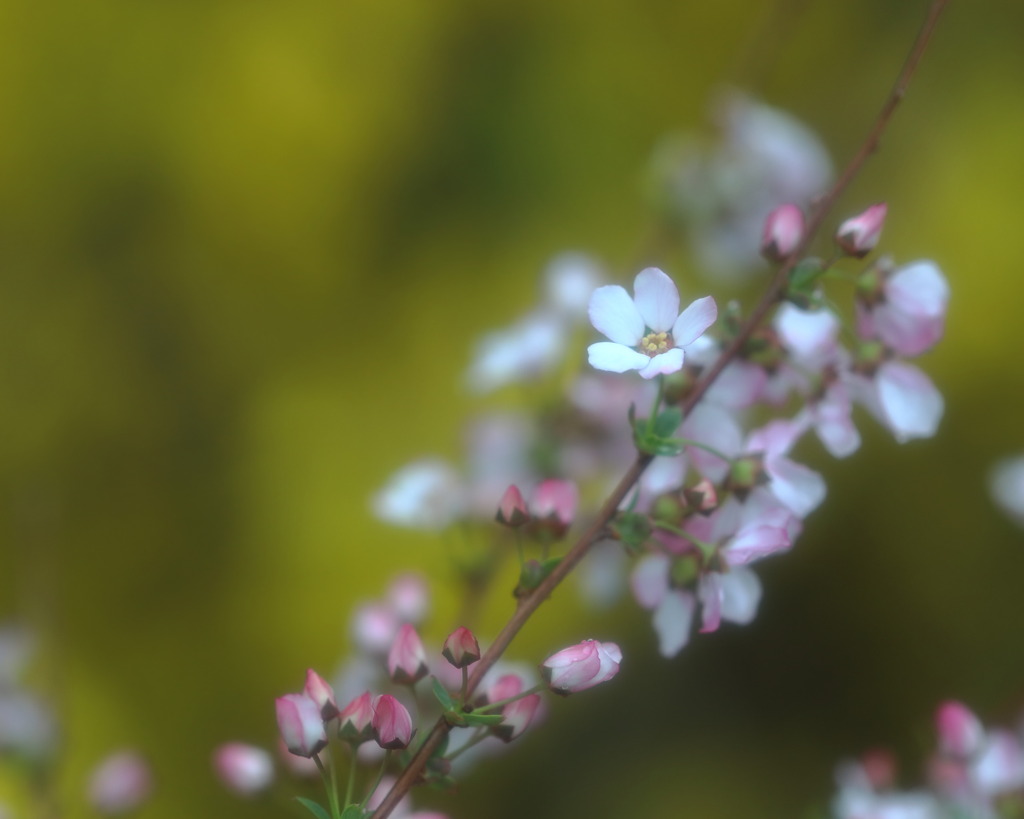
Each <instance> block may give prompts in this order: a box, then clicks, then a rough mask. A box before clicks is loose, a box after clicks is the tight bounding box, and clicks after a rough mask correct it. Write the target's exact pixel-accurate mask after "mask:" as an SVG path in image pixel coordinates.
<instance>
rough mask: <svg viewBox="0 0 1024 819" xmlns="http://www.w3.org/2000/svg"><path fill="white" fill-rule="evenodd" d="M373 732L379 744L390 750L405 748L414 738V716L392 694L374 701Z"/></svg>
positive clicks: (382, 695) (381, 696) (384, 695)
mask: <svg viewBox="0 0 1024 819" xmlns="http://www.w3.org/2000/svg"><path fill="white" fill-rule="evenodd" d="M373 734H374V738H375V739H376V740H377V744H378V745H380V747H381V748H387V749H388V750H395V749H397V748H404V747H406V746H407V745H408V744H409V742H410V741H411V740H412V717H411V716H410V715H409V711H408V710H407V709H406V707H405V706H404V705H402V703H400V702H399V701H398V700H396V699H395V698H394V697H392V696H391V695H390V694H381V695H380V696H379V697H377V698H376V699H374V701H373Z"/></svg>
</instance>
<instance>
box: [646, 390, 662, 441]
mask: <svg viewBox="0 0 1024 819" xmlns="http://www.w3.org/2000/svg"><path fill="white" fill-rule="evenodd" d="M664 397H665V376H663V375H659V376H658V394H657V395H655V396H654V405H653V406H652V407H651V414H650V415H648V416H647V434H648V435H653V434H654V421H655V420H656V419H657V417H658V412H659V411H660V410H661V402H662V400H663V399H664Z"/></svg>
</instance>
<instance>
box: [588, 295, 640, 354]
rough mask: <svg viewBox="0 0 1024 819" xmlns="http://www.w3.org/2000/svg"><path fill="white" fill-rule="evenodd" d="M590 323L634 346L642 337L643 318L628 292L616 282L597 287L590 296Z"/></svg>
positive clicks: (610, 336) (616, 339)
mask: <svg viewBox="0 0 1024 819" xmlns="http://www.w3.org/2000/svg"><path fill="white" fill-rule="evenodd" d="M588 312H589V315H590V323H591V324H593V325H594V327H595V328H596V329H597V330H599V331H600V332H602V333H604V334H605V335H606V336H607V337H608V338H610V339H611V340H612V341H614V342H616V343H618V344H625V345H626V346H627V347H635V346H636V345H637V344H639V343H640V339H642V338H643V337H644V319H643V316H641V315H640V311H639V310H637V309H636V305H635V304H634V303H633V299H631V298H630V297H629V293H627V292H626V291H625V289H623V288H622V287H619V286H618V285H617V284H608V285H605V286H604V287H599V288H597V290H595V291H594V295H592V296H591V297H590V309H589V311H588Z"/></svg>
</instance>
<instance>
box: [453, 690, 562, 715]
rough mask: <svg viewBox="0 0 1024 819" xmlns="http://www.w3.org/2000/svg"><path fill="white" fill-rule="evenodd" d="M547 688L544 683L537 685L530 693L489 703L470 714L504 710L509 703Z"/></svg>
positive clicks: (526, 692)
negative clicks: (493, 709)
mask: <svg viewBox="0 0 1024 819" xmlns="http://www.w3.org/2000/svg"><path fill="white" fill-rule="evenodd" d="M546 687H547V686H545V685H544V683H537V685H535V686H534V687H533V688H531V689H529V690H528V691H523V692H522V693H519V694H516V695H515V696H514V697H508V698H506V699H503V700H495V701H494V702H489V703H487V704H486V705H481V706H480V707H479V708H474V709H473V710H472V711H471V712H470V713H471V714H483V713H484V712H486V711H487V710H489V709H491V708H504V707H505V706H506V705H508V704H509V703H513V702H515V701H516V700H521V699H523V698H524V697H528V696H530V695H531V694H538V693H540V692H541V691H543V690H544V689H545V688H546Z"/></svg>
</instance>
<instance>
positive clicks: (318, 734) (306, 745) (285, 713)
mask: <svg viewBox="0 0 1024 819" xmlns="http://www.w3.org/2000/svg"><path fill="white" fill-rule="evenodd" d="M275 705H276V708H277V727H278V730H280V732H281V739H283V740H284V744H285V745H286V746H287V747H288V750H289V751H291V753H293V754H295V755H296V756H305V757H312V756H313V754H316V753H318V752H319V751H321V750H322V749H323V748H324V747H325V746H326V745H327V733H326V732H325V731H324V720H323V717H321V716H320V706H318V705H317V704H316V702H314V701H313V700H312V699H310V698H309V697H307V696H306V695H305V694H285V695H284V696H283V697H278V698H277V700H275Z"/></svg>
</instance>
